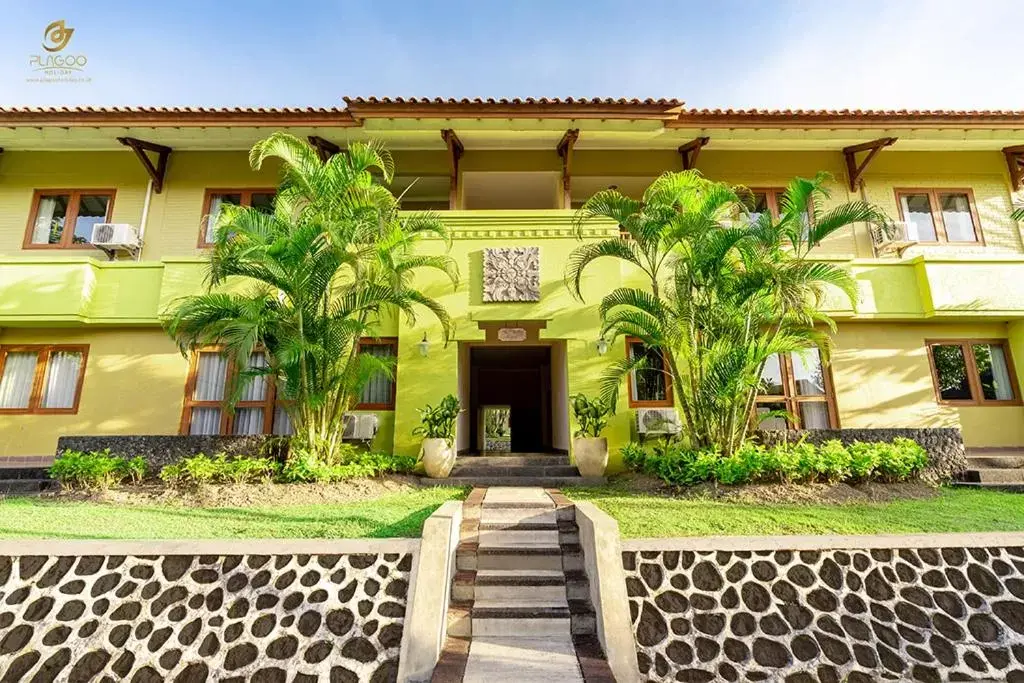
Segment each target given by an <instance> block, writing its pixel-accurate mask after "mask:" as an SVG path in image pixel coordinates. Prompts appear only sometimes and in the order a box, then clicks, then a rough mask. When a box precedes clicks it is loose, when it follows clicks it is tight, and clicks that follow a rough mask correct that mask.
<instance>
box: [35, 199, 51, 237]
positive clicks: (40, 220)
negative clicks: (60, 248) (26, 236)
mask: <svg viewBox="0 0 1024 683" xmlns="http://www.w3.org/2000/svg"><path fill="white" fill-rule="evenodd" d="M56 211H57V198H56V197H42V198H41V199H40V200H39V211H38V212H37V213H36V224H35V226H34V227H33V228H32V244H49V242H50V228H51V227H52V225H53V214H54V213H56Z"/></svg>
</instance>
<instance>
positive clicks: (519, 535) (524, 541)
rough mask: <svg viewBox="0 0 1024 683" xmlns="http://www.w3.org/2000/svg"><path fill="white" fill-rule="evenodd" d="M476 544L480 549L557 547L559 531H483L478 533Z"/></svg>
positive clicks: (556, 529)
mask: <svg viewBox="0 0 1024 683" xmlns="http://www.w3.org/2000/svg"><path fill="white" fill-rule="evenodd" d="M478 543H479V545H480V547H481V548H487V547H492V548H493V547H507V548H520V547H528V548H536V547H556V548H557V547H558V544H559V531H558V528H557V527H556V528H555V529H552V530H549V531H518V530H506V529H502V530H495V531H490V530H483V529H481V530H480V532H479V540H478Z"/></svg>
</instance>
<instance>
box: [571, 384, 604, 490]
mask: <svg viewBox="0 0 1024 683" xmlns="http://www.w3.org/2000/svg"><path fill="white" fill-rule="evenodd" d="M572 411H573V413H574V414H575V415H576V423H577V424H578V425H579V429H578V430H577V431H576V434H575V438H574V439H573V442H572V451H573V455H574V456H575V458H576V469H578V470H579V471H580V474H581V475H583V476H584V477H603V476H604V470H605V468H606V467H607V466H608V439H606V438H605V437H603V436H601V430H603V429H604V428H605V426H607V424H608V415H610V414H611V407H610V406H608V405H607V404H606V403H605V402H604V401H601V400H600V399H592V398H587V397H586V396H584V395H583V394H576V395H575V396H573V397H572Z"/></svg>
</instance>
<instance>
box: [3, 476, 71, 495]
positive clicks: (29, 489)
mask: <svg viewBox="0 0 1024 683" xmlns="http://www.w3.org/2000/svg"><path fill="white" fill-rule="evenodd" d="M57 488H58V485H57V482H56V481H54V480H53V479H0V495H31V494H35V493H42V492H43V491H52V490H56V489H57Z"/></svg>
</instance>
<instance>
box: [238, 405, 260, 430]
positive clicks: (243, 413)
mask: <svg viewBox="0 0 1024 683" xmlns="http://www.w3.org/2000/svg"><path fill="white" fill-rule="evenodd" d="M233 431H234V433H235V434H262V433H263V408H236V409H235V424H234V429H233Z"/></svg>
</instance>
